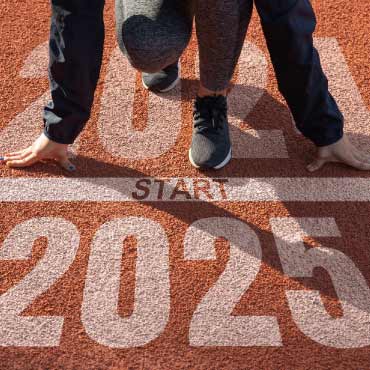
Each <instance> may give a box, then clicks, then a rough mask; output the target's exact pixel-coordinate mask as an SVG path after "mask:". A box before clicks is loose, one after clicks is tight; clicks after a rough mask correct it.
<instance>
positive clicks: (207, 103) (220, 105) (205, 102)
mask: <svg viewBox="0 0 370 370" xmlns="http://www.w3.org/2000/svg"><path fill="white" fill-rule="evenodd" d="M226 116H227V105H226V101H225V98H224V97H223V96H217V97H208V96H207V97H204V98H197V99H196V101H195V103H194V112H193V117H194V127H195V128H197V129H198V130H199V131H200V132H204V131H218V130H220V129H221V130H222V129H223V124H222V123H223V122H224V120H225V119H226Z"/></svg>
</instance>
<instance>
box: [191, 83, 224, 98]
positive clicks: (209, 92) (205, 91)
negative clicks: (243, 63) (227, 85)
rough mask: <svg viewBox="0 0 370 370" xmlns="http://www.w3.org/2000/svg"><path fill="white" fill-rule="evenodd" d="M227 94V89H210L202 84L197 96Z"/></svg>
mask: <svg viewBox="0 0 370 370" xmlns="http://www.w3.org/2000/svg"><path fill="white" fill-rule="evenodd" d="M219 95H222V96H226V95H227V89H223V90H209V89H207V88H206V87H204V86H202V85H200V87H199V90H198V93H197V96H199V97H200V98H205V97H206V96H219Z"/></svg>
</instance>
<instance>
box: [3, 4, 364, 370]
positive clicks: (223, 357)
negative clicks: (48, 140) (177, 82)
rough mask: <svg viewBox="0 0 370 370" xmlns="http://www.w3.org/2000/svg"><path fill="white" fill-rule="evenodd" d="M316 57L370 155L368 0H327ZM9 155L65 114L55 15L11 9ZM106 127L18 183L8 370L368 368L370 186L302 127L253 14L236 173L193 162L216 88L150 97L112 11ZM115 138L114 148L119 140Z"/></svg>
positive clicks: (8, 201) (6, 43)
mask: <svg viewBox="0 0 370 370" xmlns="http://www.w3.org/2000/svg"><path fill="white" fill-rule="evenodd" d="M313 6H314V8H315V10H316V12H317V18H318V26H317V30H316V33H315V43H316V45H317V47H318V49H319V50H320V52H321V58H322V63H323V66H324V69H325V71H326V72H327V75H328V78H329V82H330V87H331V90H332V92H333V95H334V96H335V97H336V99H337V100H338V103H339V105H340V107H341V109H342V110H343V113H344V115H345V118H346V131H347V132H348V134H349V135H350V137H351V139H352V140H353V141H354V142H355V143H356V145H358V146H359V147H361V148H362V149H364V150H367V151H368V152H370V63H369V60H370V47H369V45H370V42H369V41H370V40H369V38H370V36H369V35H370V32H369V31H370V28H369V24H370V3H369V2H368V1H363V0H353V1H346V0H337V1H334V0H325V1H324V0H316V1H314V2H313ZM0 14H1V27H0V38H1V43H0V76H1V78H0V112H1V114H0V129H1V133H0V152H4V151H8V150H12V149H16V148H19V147H22V146H25V145H28V144H29V143H31V142H32V141H33V139H34V138H35V137H36V136H37V135H38V133H39V132H40V130H41V127H42V122H41V118H40V117H41V107H42V106H43V104H44V102H45V101H47V99H48V92H47V90H48V80H47V75H46V66H47V49H46V43H45V42H46V40H47V36H48V30H49V4H48V2H45V1H41V0H33V1H30V0H27V1H23V2H19V1H15V0H9V1H2V2H1V4H0ZM105 22H106V43H105V50H104V64H103V67H102V73H101V79H100V81H99V86H98V89H97V92H96V96H95V97H96V99H95V104H94V108H93V113H92V116H91V119H90V121H89V123H88V125H87V127H86V130H85V131H84V132H83V134H82V135H81V137H80V138H79V140H78V142H77V143H76V144H75V145H74V147H73V148H72V151H73V152H74V153H75V155H76V154H77V157H75V158H74V159H73V161H74V163H75V164H76V165H77V167H78V172H77V173H76V174H73V175H70V174H66V173H64V172H63V171H62V170H60V169H59V168H58V167H57V166H56V165H54V164H52V163H42V164H39V165H37V166H34V167H33V168H31V169H27V170H11V169H8V168H5V167H4V166H2V167H0V183H1V185H0V186H1V195H0V214H1V220H0V225H1V226H0V294H1V295H0V321H1V322H0V364H1V365H0V367H1V369H133V370H134V369H135V370H136V369H145V370H157V369H158V370H159V369H169V370H174V369H191V370H195V369H199V370H203V369H204V370H213V369H215V370H216V369H217V370H226V369H227V370H229V369H230V370H239V369H240V370H241V369H370V288H369V285H370V268H369V267H370V221H369V219H370V218H369V216H370V174H369V173H361V172H358V171H355V170H352V169H349V168H346V167H344V166H342V165H331V166H327V167H325V168H324V169H323V170H322V171H320V172H318V173H315V174H310V173H308V172H306V171H305V169H304V167H305V165H306V164H307V163H308V162H309V161H310V159H312V158H313V154H314V148H313V147H312V145H311V144H309V143H308V142H307V141H306V140H304V139H303V138H302V137H301V136H299V135H298V134H297V133H296V132H295V130H294V129H293V125H292V120H291V117H290V115H289V112H288V110H287V108H286V105H285V103H284V101H283V100H282V98H281V97H280V95H279V93H278V90H277V85H276V82H275V80H274V76H273V71H272V67H271V64H270V61H269V59H268V55H267V51H266V45H265V42H264V40H263V37H262V32H261V28H260V25H259V23H258V19H257V17H256V16H255V15H254V17H253V19H252V23H251V25H250V29H249V33H248V38H247V40H246V43H245V48H244V50H243V54H242V57H241V60H240V63H239V65H238V69H237V71H236V73H235V76H234V78H233V88H232V90H231V92H230V95H229V102H230V118H231V121H232V125H233V143H234V158H233V160H232V162H231V163H230V164H229V165H228V166H227V167H226V168H225V169H223V170H221V171H219V172H213V171H208V172H199V171H197V170H195V169H193V168H192V167H191V166H190V165H189V163H188V160H187V149H188V146H189V143H190V138H191V100H192V97H193V96H194V94H195V92H196V88H197V84H198V80H197V67H196V66H197V62H196V60H197V45H196V40H195V38H193V39H192V41H191V44H190V45H189V47H188V48H187V50H186V52H185V53H184V55H183V57H182V60H181V63H182V83H181V86H180V87H179V88H177V89H176V90H175V91H173V92H171V93H169V94H167V95H164V96H162V97H158V96H155V95H152V94H148V92H147V91H145V90H144V89H143V88H142V87H141V84H140V76H139V75H138V74H136V73H135V72H134V71H133V70H132V69H131V68H130V67H129V66H128V65H127V63H126V61H125V59H124V58H122V56H121V55H120V53H119V52H118V50H117V44H116V41H115V35H114V20H113V2H112V1H111V0H109V1H107V5H106V10H105ZM113 132H115V134H114V135H113Z"/></svg>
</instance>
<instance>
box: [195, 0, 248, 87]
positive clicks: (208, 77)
mask: <svg viewBox="0 0 370 370" xmlns="http://www.w3.org/2000/svg"><path fill="white" fill-rule="evenodd" d="M252 7H253V1H252V0H198V1H197V5H196V11H195V18H196V29H197V36H198V43H199V64H200V67H199V69H200V80H201V84H202V86H204V87H205V88H206V89H208V90H212V91H220V90H224V89H225V88H227V86H228V84H229V82H230V80H231V78H232V75H233V73H234V70H235V67H236V64H237V62H238V59H239V56H240V52H241V49H242V47H243V43H244V39H245V35H246V32H247V29H248V24H249V21H250V18H251V15H252ZM205 15H207V16H205Z"/></svg>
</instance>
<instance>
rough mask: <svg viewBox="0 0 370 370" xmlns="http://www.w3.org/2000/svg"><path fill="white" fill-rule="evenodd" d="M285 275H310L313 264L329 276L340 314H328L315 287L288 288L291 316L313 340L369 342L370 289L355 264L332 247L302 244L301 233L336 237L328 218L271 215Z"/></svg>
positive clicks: (356, 345) (332, 343)
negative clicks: (339, 306) (303, 289)
mask: <svg viewBox="0 0 370 370" xmlns="http://www.w3.org/2000/svg"><path fill="white" fill-rule="evenodd" d="M270 223H271V226H272V231H273V234H274V237H275V242H276V246H277V249H278V252H279V256H280V259H281V264H282V266H283V270H284V272H285V274H287V275H288V276H291V277H298V278H302V277H312V275H313V269H314V268H315V267H323V268H324V269H325V270H326V271H327V272H328V273H329V275H330V277H331V279H332V283H333V285H334V288H335V291H336V293H337V295H338V298H339V301H340V302H341V305H342V310H343V316H342V317H340V318H333V317H332V316H330V315H329V314H328V313H327V311H326V309H325V307H324V305H323V303H322V300H321V297H320V293H319V291H301V290H288V291H287V292H286V295H287V298H288V302H289V306H290V309H291V311H292V316H293V319H294V321H295V322H296V324H297V325H298V327H299V328H300V330H301V331H302V332H303V333H304V334H305V335H307V336H308V337H310V338H311V339H312V340H314V341H316V342H318V343H320V344H322V345H325V346H330V347H334V348H360V347H365V346H369V345H370V289H369V287H368V285H367V283H366V281H365V279H364V277H363V275H362V274H361V272H360V271H359V270H358V268H357V267H356V266H355V264H354V263H353V262H352V261H351V259H350V258H349V257H347V256H346V255H345V254H343V253H342V252H340V251H339V250H336V249H330V248H325V247H315V248H309V249H307V248H306V247H305V246H304V244H303V238H304V237H306V236H313V237H337V238H338V237H340V236H341V234H340V231H339V230H338V227H337V225H336V223H335V220H334V219H333V218H298V219H296V218H290V217H287V218H273V219H271V220H270Z"/></svg>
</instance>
